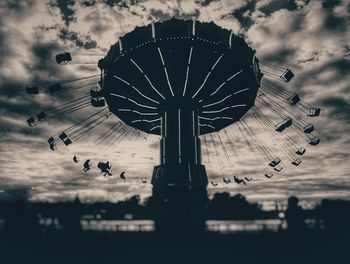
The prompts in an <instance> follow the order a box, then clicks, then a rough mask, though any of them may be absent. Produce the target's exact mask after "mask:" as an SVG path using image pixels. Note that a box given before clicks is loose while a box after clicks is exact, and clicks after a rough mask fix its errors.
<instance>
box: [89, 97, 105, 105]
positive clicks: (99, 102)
mask: <svg viewBox="0 0 350 264" xmlns="http://www.w3.org/2000/svg"><path fill="white" fill-rule="evenodd" d="M91 105H92V106H93V107H103V106H105V105H106V102H105V100H104V99H100V98H92V99H91Z"/></svg>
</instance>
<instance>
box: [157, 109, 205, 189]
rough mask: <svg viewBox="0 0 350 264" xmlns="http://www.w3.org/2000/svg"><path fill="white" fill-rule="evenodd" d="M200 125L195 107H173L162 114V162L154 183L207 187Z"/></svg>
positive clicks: (158, 184)
mask: <svg viewBox="0 0 350 264" xmlns="http://www.w3.org/2000/svg"><path fill="white" fill-rule="evenodd" d="M198 124H199V122H198V115H197V113H196V111H195V110H192V109H186V108H172V109H167V110H166V111H164V112H163V113H162V128H161V129H162V134H161V135H162V138H161V140H160V165H159V166H156V167H155V168H154V171H153V177H152V184H153V185H154V186H160V185H163V186H166V185H186V186H189V187H193V186H198V187H199V186H201V187H204V188H205V187H206V186H207V184H208V180H207V175H206V172H205V167H204V166H203V165H202V164H201V143H200V139H199V137H198V135H199V125H198Z"/></svg>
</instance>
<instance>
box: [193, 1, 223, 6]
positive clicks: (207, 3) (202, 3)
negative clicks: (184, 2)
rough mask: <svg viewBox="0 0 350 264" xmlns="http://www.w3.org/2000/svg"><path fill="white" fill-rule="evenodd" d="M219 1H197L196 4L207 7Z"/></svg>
mask: <svg viewBox="0 0 350 264" xmlns="http://www.w3.org/2000/svg"><path fill="white" fill-rule="evenodd" d="M217 1H219V0H198V1H196V3H199V4H200V5H201V6H208V5H210V3H211V2H217Z"/></svg>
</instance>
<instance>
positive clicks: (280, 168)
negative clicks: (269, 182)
mask: <svg viewBox="0 0 350 264" xmlns="http://www.w3.org/2000/svg"><path fill="white" fill-rule="evenodd" d="M273 169H274V170H275V171H277V172H280V171H281V170H283V167H282V166H280V165H277V166H275V167H274V168H273Z"/></svg>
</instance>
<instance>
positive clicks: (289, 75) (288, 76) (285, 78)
mask: <svg viewBox="0 0 350 264" xmlns="http://www.w3.org/2000/svg"><path fill="white" fill-rule="evenodd" d="M293 77H294V73H293V72H292V71H291V70H290V69H286V70H285V71H284V72H283V73H282V75H281V76H280V78H281V79H282V80H283V81H284V82H289V81H290V80H291V79H293Z"/></svg>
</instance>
